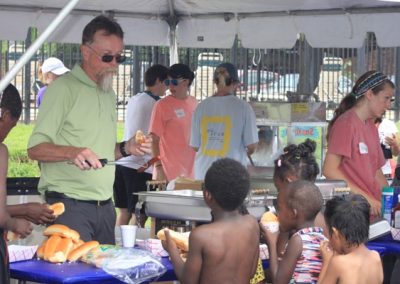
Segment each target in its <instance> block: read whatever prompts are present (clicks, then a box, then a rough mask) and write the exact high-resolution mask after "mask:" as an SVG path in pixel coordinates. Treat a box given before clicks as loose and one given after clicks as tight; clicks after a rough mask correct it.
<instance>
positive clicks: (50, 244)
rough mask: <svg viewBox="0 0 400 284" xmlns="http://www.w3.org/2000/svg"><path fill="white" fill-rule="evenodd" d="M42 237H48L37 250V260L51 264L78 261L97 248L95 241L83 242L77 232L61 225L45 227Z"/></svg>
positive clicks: (97, 243)
mask: <svg viewBox="0 0 400 284" xmlns="http://www.w3.org/2000/svg"><path fill="white" fill-rule="evenodd" d="M43 235H45V236H46V237H48V238H47V239H46V240H44V241H43V243H42V245H41V246H40V247H39V248H38V250H37V252H36V255H37V257H38V258H40V259H43V260H46V261H49V262H53V263H62V262H66V261H67V260H68V261H70V262H73V261H77V260H79V259H80V258H81V257H82V256H83V255H85V254H86V253H88V252H89V251H90V250H92V249H94V248H96V247H98V246H99V242H97V241H89V242H86V243H85V242H84V241H82V240H81V239H80V235H79V233H78V232H77V231H75V230H72V229H70V228H68V227H67V226H64V225H61V224H54V225H51V226H49V227H47V228H46V229H45V230H44V232H43Z"/></svg>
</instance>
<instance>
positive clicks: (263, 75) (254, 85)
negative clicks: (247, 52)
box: [238, 69, 280, 97]
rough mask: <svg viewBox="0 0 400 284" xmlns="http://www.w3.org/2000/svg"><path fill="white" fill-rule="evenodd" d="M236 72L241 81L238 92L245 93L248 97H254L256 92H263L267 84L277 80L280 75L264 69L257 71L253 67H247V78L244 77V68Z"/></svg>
mask: <svg viewBox="0 0 400 284" xmlns="http://www.w3.org/2000/svg"><path fill="white" fill-rule="evenodd" d="M258 72H259V73H258ZM238 74H239V80H240V82H241V83H242V85H241V88H240V91H238V94H240V95H246V94H247V95H248V96H250V97H255V96H256V95H257V94H259V93H261V92H264V91H265V90H266V89H267V88H268V86H269V85H271V84H272V83H273V82H275V81H276V80H278V79H279V77H280V75H279V74H278V73H275V72H271V71H266V70H260V71H258V70H254V69H249V70H248V71H247V80H246V78H245V74H244V70H242V69H240V70H238ZM258 87H259V89H258Z"/></svg>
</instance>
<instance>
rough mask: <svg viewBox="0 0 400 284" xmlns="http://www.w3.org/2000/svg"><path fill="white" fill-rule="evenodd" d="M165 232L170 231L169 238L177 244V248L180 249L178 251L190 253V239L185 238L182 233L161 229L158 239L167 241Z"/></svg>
mask: <svg viewBox="0 0 400 284" xmlns="http://www.w3.org/2000/svg"><path fill="white" fill-rule="evenodd" d="M165 230H168V232H169V236H170V237H171V239H172V240H173V241H174V243H175V244H176V246H177V247H178V249H180V250H182V251H185V252H187V251H189V237H188V236H185V235H183V234H181V233H178V232H175V231H174V230H170V229H167V228H165V229H161V230H160V231H158V233H157V238H158V239H160V240H162V241H165V240H166V237H165Z"/></svg>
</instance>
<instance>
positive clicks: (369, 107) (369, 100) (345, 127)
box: [323, 71, 394, 217]
mask: <svg viewBox="0 0 400 284" xmlns="http://www.w3.org/2000/svg"><path fill="white" fill-rule="evenodd" d="M393 95H394V84H393V83H392V82H391V81H390V80H389V79H388V77H387V76H385V75H384V74H382V73H381V72H378V71H368V72H366V73H365V74H363V75H362V76H361V77H360V78H359V79H358V80H357V82H356V84H355V86H354V87H353V89H352V92H351V93H350V94H348V95H347V96H346V97H344V98H343V99H342V101H341V102H340V105H339V107H338V108H337V109H336V110H335V112H334V117H333V119H332V120H331V121H330V123H329V126H328V136H327V140H328V151H327V154H326V158H325V162H324V166H323V174H324V176H325V177H326V178H327V179H339V180H344V181H346V182H347V184H348V186H349V187H350V188H351V191H352V192H354V193H359V194H362V195H363V196H364V197H365V198H366V199H367V200H368V202H369V203H370V204H371V215H372V216H373V217H377V216H380V210H381V204H380V199H381V190H382V187H383V186H387V185H388V183H387V181H386V179H385V177H384V175H383V173H382V170H381V167H382V166H383V165H384V164H385V158H384V156H383V152H382V149H381V146H380V142H379V135H378V131H377V128H376V127H375V125H374V120H375V119H376V118H377V117H381V116H382V115H383V113H384V112H385V111H386V110H387V109H388V108H389V107H390V104H391V99H392V97H393Z"/></svg>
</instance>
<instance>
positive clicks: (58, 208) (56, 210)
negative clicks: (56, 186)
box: [49, 202, 65, 217]
mask: <svg viewBox="0 0 400 284" xmlns="http://www.w3.org/2000/svg"><path fill="white" fill-rule="evenodd" d="M49 208H50V209H51V210H53V215H54V216H56V217H58V216H60V215H61V214H63V213H64V211H65V206H64V203H62V202H57V203H54V204H51V205H50V206H49Z"/></svg>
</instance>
